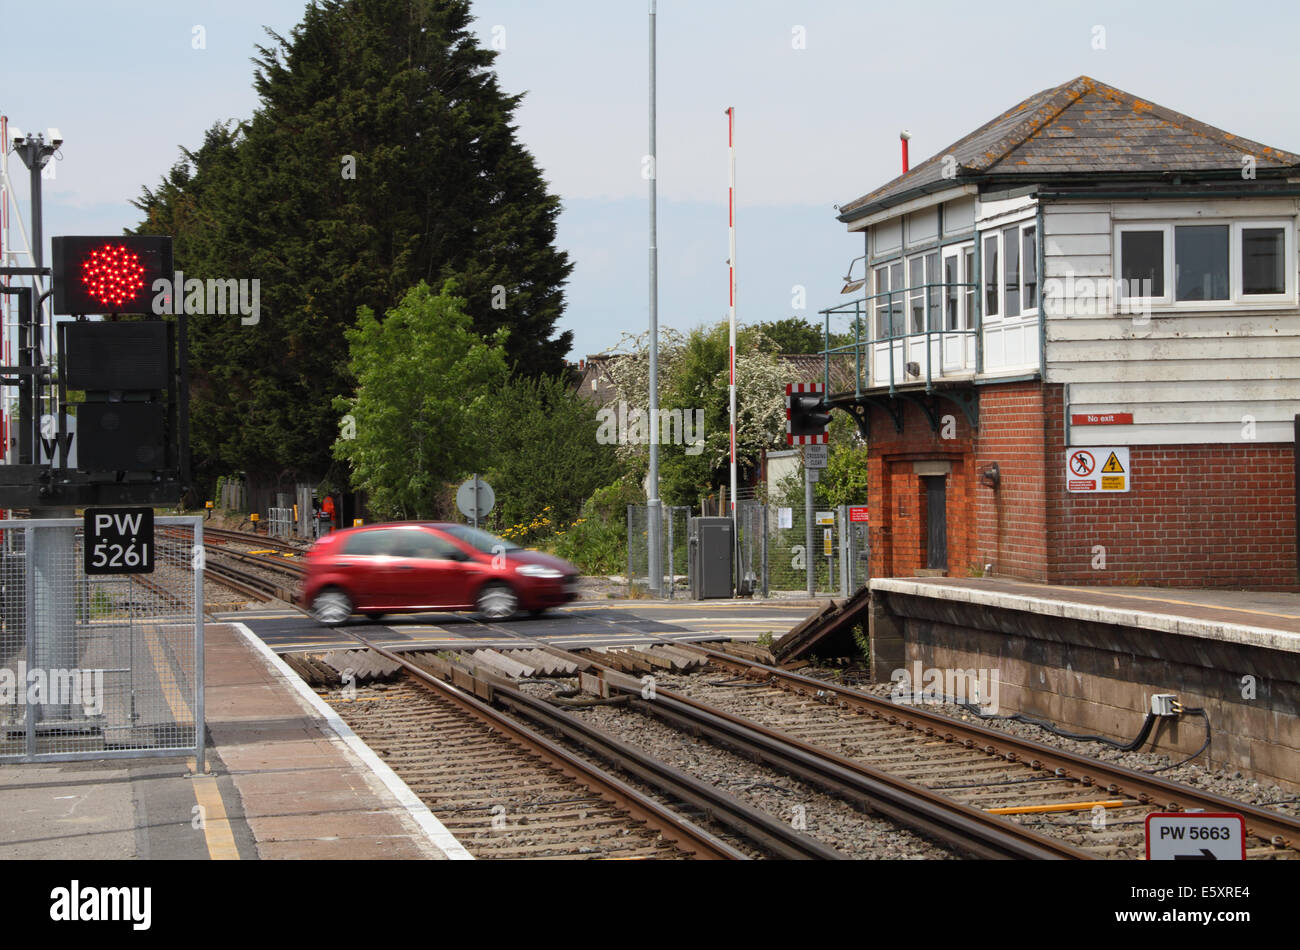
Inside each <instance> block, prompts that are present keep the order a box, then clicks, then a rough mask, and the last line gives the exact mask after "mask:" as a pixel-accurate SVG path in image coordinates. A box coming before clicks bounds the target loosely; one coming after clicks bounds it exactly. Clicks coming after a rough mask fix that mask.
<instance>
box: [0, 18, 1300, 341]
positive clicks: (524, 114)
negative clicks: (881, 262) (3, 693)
mask: <svg viewBox="0 0 1300 950" xmlns="http://www.w3.org/2000/svg"><path fill="white" fill-rule="evenodd" d="M304 7H305V3H304V2H303V0H258V2H250V0H103V2H92V0H45V2H43V3H41V4H31V5H27V6H25V7H23V8H21V9H12V8H11V9H8V10H6V16H5V27H6V29H5V34H6V37H7V39H8V42H7V43H6V44H5V53H4V57H3V59H2V60H0V111H3V113H4V114H6V115H8V116H9V119H10V122H11V123H12V124H14V125H17V126H20V127H21V128H23V129H25V130H40V129H45V128H47V127H49V126H56V127H58V128H59V129H60V131H61V132H62V134H63V136H64V138H65V140H66V144H65V145H64V148H63V159H62V161H61V162H60V163H59V165H58V169H57V172H56V177H55V179H54V180H52V181H46V182H45V189H44V196H45V234H46V236H47V238H48V237H49V236H51V235H56V234H94V233H117V232H118V231H120V230H121V228H123V227H125V226H134V225H135V224H136V223H137V221H138V213H137V212H136V211H135V209H134V208H132V207H131V206H130V205H129V204H128V200H129V199H130V198H132V197H135V196H136V195H138V194H139V192H140V188H141V187H142V186H144V185H150V186H152V185H154V184H156V183H157V181H158V180H159V178H160V177H161V176H162V175H163V174H164V173H165V172H166V171H167V169H168V168H169V167H170V166H171V164H172V163H173V162H174V161H175V160H176V158H177V157H178V150H179V148H180V146H182V145H185V146H195V145H197V144H198V142H199V141H200V139H201V136H202V133H203V130H204V129H206V128H207V127H208V126H210V125H211V124H212V123H213V122H214V121H216V120H218V119H228V118H246V117H248V116H249V115H250V114H251V113H252V111H253V110H254V108H256V105H257V101H256V97H255V95H254V93H253V90H252V85H251V77H252V65H251V63H250V62H249V59H250V57H251V56H253V55H254V52H255V50H254V47H255V45H256V44H257V43H259V42H262V41H263V40H264V36H265V35H264V33H263V29H262V28H263V26H269V27H271V28H272V29H274V30H276V31H277V32H280V33H287V32H288V31H289V30H290V29H291V28H292V26H293V24H294V23H295V22H297V20H298V19H299V18H300V16H301V13H302V11H303V9H304ZM473 9H474V12H475V15H476V16H477V17H478V20H477V24H476V27H477V31H478V33H479V35H480V36H481V37H482V39H483V41H484V43H485V44H488V45H490V44H492V43H493V41H494V40H495V41H497V42H498V43H500V42H501V41H504V49H503V50H502V52H501V55H500V57H499V58H498V61H497V72H498V74H499V76H500V80H501V84H502V86H503V88H504V89H506V90H507V91H509V92H524V93H526V97H525V99H524V102H523V104H522V106H521V107H520V111H519V113H518V124H519V135H520V138H521V140H522V141H523V142H524V144H525V145H526V146H527V147H528V148H529V149H530V150H531V151H532V152H533V154H534V155H535V156H536V158H537V160H538V163H539V164H540V166H541V167H542V168H543V170H544V173H545V174H546V176H547V178H548V180H549V181H550V183H551V187H552V190H553V191H554V192H555V193H556V194H558V195H559V196H560V197H561V199H562V201H563V204H564V213H563V216H562V218H561V223H560V230H559V244H560V246H561V247H563V248H564V249H566V250H567V251H569V253H570V254H571V256H572V257H573V260H574V262H575V265H576V267H575V270H574V273H573V277H572V279H571V280H570V283H569V287H568V310H567V313H566V315H565V316H564V318H563V319H562V322H561V329H572V330H573V331H574V336H575V345H574V349H573V352H572V353H571V358H574V359H576V358H578V357H580V356H582V355H585V354H587V353H595V352H599V351H601V350H602V349H605V348H608V347H610V346H612V345H614V344H615V343H617V341H618V339H619V337H620V335H621V334H622V333H623V332H628V333H637V332H640V331H643V330H644V329H645V327H646V325H647V319H648V312H649V311H648V302H647V297H648V294H647V287H648V283H647V267H646V264H647V247H648V237H647V225H648V210H647V209H648V189H647V183H646V182H645V181H644V180H643V179H642V177H641V159H642V156H643V155H644V154H645V153H646V152H647V151H648V120H647V95H648V87H647V62H648V60H647V56H648V53H647V31H648V20H649V18H648V10H649V4H648V2H645V0H635V2H633V0H600V2H598V0H555V2H549V0H546V2H538V0H532V2H519V0H478V2H476V3H474V6H473ZM918 9H919V8H918V7H917V6H915V5H913V4H900V3H896V2H891V3H876V2H862V0H806V2H793V0H743V2H742V0H717V2H694V3H690V2H686V0H660V2H659V4H658V13H659V16H658V21H659V149H658V151H659V166H658V170H659V194H660V212H659V214H660V217H659V225H660V236H659V244H660V298H659V300H660V322H661V324H664V325H667V326H673V327H677V328H680V329H686V328H689V327H692V326H695V325H697V324H700V323H703V322H713V321H716V320H720V319H724V318H725V317H726V314H727V276H726V259H727V215H726V195H727V191H726V189H727V140H726V117H725V115H724V111H725V110H726V108H727V107H728V106H735V108H736V111H737V148H738V155H737V198H738V207H737V226H738V251H737V266H738V271H737V281H738V296H737V304H738V313H739V318H740V320H741V321H742V322H757V321H759V320H769V319H781V318H783V317H787V316H791V315H793V314H796V313H798V314H799V315H803V316H807V317H811V318H814V319H816V311H817V310H818V309H819V308H822V307H826V306H831V305H834V304H836V303H838V302H839V296H838V295H839V289H840V285H841V281H840V278H841V277H842V276H843V274H844V270H845V268H846V266H847V265H848V262H849V261H850V259H851V258H853V257H855V256H856V255H857V254H859V253H861V250H860V247H861V243H860V241H859V240H858V239H856V238H851V237H849V236H848V235H847V234H846V232H845V229H844V227H843V225H841V224H839V223H838V222H836V221H835V211H834V208H833V205H835V204H844V203H846V202H848V201H850V200H852V199H854V198H856V197H858V196H860V195H862V194H864V193H866V192H867V191H869V190H871V189H873V188H875V187H877V186H878V185H880V184H882V183H884V182H885V181H887V180H889V179H890V178H892V177H894V176H895V175H896V174H897V173H898V167H899V157H898V151H899V149H898V131H899V130H900V129H902V128H907V129H909V130H910V131H911V133H912V136H913V138H912V158H913V162H914V163H915V162H919V161H921V160H922V159H924V158H926V157H928V156H930V155H931V154H934V153H935V152H938V151H939V150H941V149H943V148H944V147H945V146H947V145H948V144H949V143H950V142H952V141H953V140H955V139H957V138H959V137H960V136H961V135H963V134H965V133H966V132H968V131H970V130H971V129H973V128H975V127H976V126H978V125H980V124H982V123H983V122H984V121H986V120H987V119H989V118H991V117H992V116H993V115H994V114H996V113H998V112H1000V111H1002V110H1005V109H1006V108H1008V107H1009V106H1011V105H1013V104H1015V103H1016V102H1018V101H1020V100H1021V99H1023V98H1025V97H1026V96H1028V95H1030V94H1031V93H1034V92H1037V91H1039V90H1040V89H1044V88H1047V87H1049V86H1054V85H1057V84H1059V83H1062V82H1065V81H1066V80H1069V79H1071V78H1073V77H1075V76H1077V75H1080V74H1087V75H1090V76H1093V77H1095V78H1097V79H1099V80H1101V81H1103V82H1107V83H1110V84H1111V85H1114V86H1118V87H1120V88H1121V89H1125V90H1128V91H1129V92H1132V93H1135V94H1137V95H1140V96H1142V97H1144V98H1148V99H1151V100H1154V101H1156V102H1158V103H1161V104H1162V105H1166V106H1169V107H1170V108H1174V109H1178V110H1179V111H1182V112H1185V113H1188V114H1190V115H1192V116H1193V117H1195V118H1197V119H1200V120H1202V121H1205V122H1209V123H1210V124H1212V125H1217V126H1220V127H1222V128H1226V129H1227V130H1229V131H1231V132H1234V133H1236V134H1239V135H1243V136H1246V137H1248V138H1253V139H1256V140H1258V141H1261V142H1263V143H1264V144H1267V145H1272V146H1276V147H1280V148H1285V149H1290V150H1292V151H1300V110H1296V109H1295V108H1294V106H1293V97H1294V95H1295V82H1296V71H1295V56H1294V50H1293V47H1294V37H1295V36H1296V35H1298V34H1300V5H1297V4H1295V3H1285V2H1256V3H1251V4H1249V5H1245V4H1236V5H1233V4H1221V3H1203V2H1144V3H1142V4H1140V5H1138V4H1132V3H1108V2H1090V3H1086V4H1078V3H1058V2H1037V3H1035V2H1028V3H1019V2H996V0H993V2H988V3H984V4H970V3H967V2H952V3H949V2H933V3H931V4H929V5H927V7H926V10H927V12H926V14H925V15H924V16H923V17H922V16H918V13H917V10H918ZM195 27H202V28H203V38H204V41H205V43H204V48H202V49H195V48H194V44H193V38H194V35H195V33H194V30H195ZM1099 29H1100V30H1101V31H1104V33H1102V32H1099ZM801 38H802V41H803V42H802V47H801V48H800V43H799V42H798V41H799V40H800V39H801ZM1103 38H1104V48H1096V47H1097V46H1098V40H1099V39H1103ZM26 174H27V173H26V170H25V169H24V168H23V167H22V165H21V163H20V162H18V161H17V159H16V158H11V161H10V175H11V177H12V178H13V179H14V183H15V186H16V191H17V194H18V198H19V200H20V202H21V206H22V211H23V214H24V215H26V214H27V194H26ZM13 236H14V238H15V239H17V236H18V235H17V230H16V229H15V230H14V235H13ZM796 285H799V286H803V287H805V288H806V289H807V299H808V309H807V310H804V311H802V312H799V311H795V310H793V309H792V288H793V287H795V286H796Z"/></svg>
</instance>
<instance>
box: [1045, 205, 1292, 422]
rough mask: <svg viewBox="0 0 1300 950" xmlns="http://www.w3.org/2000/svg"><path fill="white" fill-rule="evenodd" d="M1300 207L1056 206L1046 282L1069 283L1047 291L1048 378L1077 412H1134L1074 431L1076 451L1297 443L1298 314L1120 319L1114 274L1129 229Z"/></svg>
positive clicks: (1270, 214) (1274, 214)
mask: <svg viewBox="0 0 1300 950" xmlns="http://www.w3.org/2000/svg"><path fill="white" fill-rule="evenodd" d="M1297 207H1298V205H1297V201H1296V200H1295V199H1292V198H1280V199H1268V198H1257V199H1240V200H1204V201H1181V202H1180V201H1114V202H1087V203H1082V202H1063V203H1059V204H1050V205H1048V206H1046V208H1045V210H1044V215H1043V217H1044V221H1043V230H1044V232H1045V240H1044V243H1043V254H1044V263H1043V269H1044V272H1045V274H1044V276H1045V277H1046V278H1047V280H1049V281H1050V280H1053V279H1055V280H1056V281H1059V283H1056V284H1053V285H1051V286H1047V285H1045V287H1044V292H1045V294H1047V295H1048V300H1049V308H1048V314H1047V320H1046V337H1047V381H1048V382H1052V383H1066V384H1068V387H1067V390H1066V401H1067V406H1066V412H1067V414H1068V415H1071V416H1072V415H1081V414H1086V413H1097V414H1102V413H1107V412H1131V413H1132V414H1133V424H1132V425H1094V426H1073V425H1072V426H1071V427H1070V429H1069V433H1070V444H1071V445H1077V446H1106V445H1198V444H1236V443H1241V442H1244V441H1254V442H1259V443H1265V442H1290V441H1292V440H1293V437H1294V428H1293V420H1294V417H1295V415H1296V414H1298V413H1300V310H1297V309H1295V308H1288V309H1282V310H1277V309H1273V310H1255V311H1251V310H1249V309H1246V308H1236V309H1229V310H1224V309H1220V310H1200V311H1191V312H1187V311H1183V312H1180V313H1177V314H1172V313H1161V312H1160V311H1158V310H1156V311H1152V312H1151V313H1150V314H1149V315H1144V314H1138V315H1128V314H1121V315H1116V314H1114V313H1112V312H1111V311H1112V310H1113V309H1114V308H1113V306H1112V303H1111V288H1112V287H1113V283H1112V280H1111V278H1112V277H1113V276H1114V273H1113V271H1114V269H1115V267H1116V266H1117V265H1116V262H1115V259H1114V240H1113V234H1114V229H1115V225H1116V224H1117V223H1119V222H1132V221H1171V220H1174V221H1176V220H1180V219H1182V220H1196V219H1202V218H1203V219H1207V220H1208V219H1219V220H1223V219H1230V220H1241V219H1243V218H1249V217H1258V218H1274V219H1276V218H1294V216H1295V215H1296V213H1297ZM1053 292H1055V294H1056V296H1055V297H1053V296H1052V294H1053ZM1067 292H1068V293H1070V294H1071V298H1070V299H1069V300H1066V299H1062V298H1063V297H1064V295H1065V294H1066V293H1067ZM1071 311H1073V312H1071Z"/></svg>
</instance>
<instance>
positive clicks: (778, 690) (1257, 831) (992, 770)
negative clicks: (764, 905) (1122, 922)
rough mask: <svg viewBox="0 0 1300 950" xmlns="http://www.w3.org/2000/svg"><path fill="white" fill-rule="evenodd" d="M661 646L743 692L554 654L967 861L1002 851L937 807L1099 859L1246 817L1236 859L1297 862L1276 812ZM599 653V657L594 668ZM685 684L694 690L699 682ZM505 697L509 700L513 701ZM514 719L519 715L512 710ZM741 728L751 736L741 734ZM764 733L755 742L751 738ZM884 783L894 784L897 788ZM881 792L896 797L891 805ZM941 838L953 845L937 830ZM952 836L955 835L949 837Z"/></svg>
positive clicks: (785, 675) (1288, 823)
mask: <svg viewBox="0 0 1300 950" xmlns="http://www.w3.org/2000/svg"><path fill="white" fill-rule="evenodd" d="M484 626H486V627H489V628H492V629H493V630H494V631H495V632H500V633H502V634H504V635H506V636H509V637H510V638H513V639H517V640H520V641H522V642H523V643H524V644H526V645H527V646H529V647H535V646H537V643H536V641H534V640H532V639H530V638H528V637H524V636H522V635H520V634H517V633H515V632H514V631H511V630H509V629H508V628H504V627H499V626H498V625H494V624H484ZM547 649H551V648H547ZM671 649H673V650H676V651H679V652H680V651H688V652H694V653H696V654H698V655H700V656H701V657H704V658H706V659H707V660H708V662H709V663H710V665H711V666H712V669H713V674H714V675H716V674H717V673H718V672H725V673H730V674H733V676H735V677H738V678H741V679H743V680H744V681H745V683H746V685H747V686H748V687H749V688H746V689H736V688H734V687H735V685H738V684H729V685H728V686H714V687H710V688H709V689H704V687H701V686H698V685H697V686H694V687H692V689H693V690H694V691H695V692H709V693H710V695H709V696H707V697H703V696H697V695H689V696H688V695H686V694H685V693H678V692H675V691H672V690H669V689H665V688H664V687H663V686H662V685H660V686H659V687H658V688H657V696H656V699H655V700H652V701H645V700H642V699H641V698H640V697H639V693H640V691H641V690H642V689H643V685H642V682H641V681H640V680H638V679H636V678H635V676H629V675H627V674H628V673H629V672H631V673H633V674H635V675H639V674H640V673H642V672H643V671H644V670H646V669H651V668H652V667H649V666H646V665H644V663H640V664H638V663H637V662H636V661H634V660H633V661H631V662H629V663H623V662H621V661H620V660H619V659H618V658H619V656H620V654H618V653H610V654H603V655H600V656H591V655H587V656H585V657H584V656H583V655H582V654H571V653H566V654H565V655H567V656H568V657H570V658H571V659H577V660H579V661H583V660H586V661H587V662H588V663H589V664H591V667H593V668H595V670H596V671H597V672H598V674H599V675H601V676H602V677H604V679H605V681H606V684H607V685H606V686H605V687H601V688H604V689H611V690H613V691H614V692H616V693H621V694H622V695H625V696H627V697H628V706H629V708H631V709H634V710H636V711H637V712H640V713H644V714H647V715H652V716H655V717H656V718H659V719H660V720H662V721H665V722H671V723H674V724H675V725H676V726H677V727H678V728H682V729H685V730H688V731H691V732H695V733H697V734H706V735H709V736H710V737H711V739H712V740H713V741H716V742H717V743H718V744H720V745H724V746H727V747H730V748H734V749H738V750H743V752H744V754H746V755H751V756H755V757H760V756H762V755H764V754H770V755H772V758H771V761H772V762H773V763H777V762H781V764H780V765H779V767H781V768H784V769H786V770H787V771H790V772H791V774H796V775H798V774H802V775H803V776H804V777H805V778H806V779H807V780H808V781H810V782H811V783H812V784H816V785H820V786H821V787H823V788H828V789H836V790H837V793H838V794H840V795H842V796H843V797H844V798H845V799H846V800H849V801H857V802H859V803H860V804H861V805H863V806H864V807H871V808H873V809H876V810H880V811H882V813H885V814H891V816H892V817H895V818H896V820H898V821H899V822H900V823H902V824H905V825H907V826H908V827H911V828H915V829H917V830H921V831H923V832H924V833H927V834H929V835H932V836H933V837H935V839H936V840H941V841H944V842H947V843H951V844H954V845H956V846H957V847H960V848H962V849H963V850H966V851H967V852H968V853H972V854H981V855H982V856H986V857H990V856H994V852H996V851H997V850H998V849H1000V848H1003V847H1004V843H1003V842H1000V843H998V844H996V845H994V846H992V847H991V848H990V849H989V850H980V849H981V847H983V846H981V845H980V844H979V842H978V840H977V838H978V834H977V833H976V832H973V831H972V830H971V829H972V828H974V827H975V823H974V819H973V816H972V815H970V814H969V812H967V811H963V810H962V809H958V812H959V813H960V814H961V815H962V816H963V817H962V820H960V821H957V822H955V825H957V826H958V827H957V828H955V829H954V828H952V827H949V826H947V825H945V821H946V819H945V820H940V819H938V818H936V817H935V816H936V815H940V814H942V813H943V812H944V811H945V809H946V808H947V807H948V806H949V805H959V806H963V808H964V809H969V811H971V812H976V813H978V814H980V815H981V816H985V817H996V818H997V820H998V821H1000V822H1002V823H1003V825H1004V827H1003V828H1002V829H1001V830H1003V831H1005V825H1011V826H1013V827H1016V828H1018V829H1022V830H1023V831H1025V832H1026V833H1027V834H1028V835H1029V837H1028V839H1027V840H1030V841H1038V842H1041V841H1042V840H1054V841H1056V842H1057V843H1059V844H1062V845H1064V846H1065V848H1066V849H1067V851H1074V852H1076V853H1075V854H1072V855H1069V856H1072V857H1079V856H1088V857H1103V858H1121V857H1122V858H1136V857H1141V856H1142V854H1143V852H1144V848H1143V820H1144V818H1145V816H1146V814H1148V813H1150V812H1153V811H1174V812H1177V811H1195V810H1202V811H1214V812H1223V811H1229V812H1235V813H1239V814H1242V815H1243V816H1244V817H1245V819H1246V826H1247V833H1248V840H1247V856H1248V857H1249V858H1255V859H1295V858H1298V857H1300V820H1297V819H1296V818H1294V817H1291V816H1289V815H1283V814H1281V813H1278V812H1273V811H1269V810H1268V809H1266V808H1261V807H1258V806H1255V805H1251V804H1249V803H1246V802H1240V801H1236V800H1234V799H1230V798H1225V797H1222V796H1218V795H1215V794H1212V793H1208V792H1204V791H1202V790H1199V789H1194V788H1192V787H1190V786H1187V785H1184V784H1181V783H1178V782H1173V781H1170V780H1168V779H1164V778H1160V777H1158V776H1154V775H1151V774H1148V773H1143V772H1138V771H1135V770H1133V769H1129V768H1125V767H1123V766H1120V765H1116V764H1112V763H1107V762H1103V761H1100V760H1097V759H1094V758H1090V757H1087V756H1083V755H1078V754H1076V753H1072V752H1067V751H1064V750H1061V749H1058V748H1055V747H1052V746H1048V745H1045V744H1043V743H1038V742H1034V741H1032V740H1027V739H1021V738H1018V737H1016V736H1013V735H1010V734H1008V733H1005V732H1001V731H997V730H994V729H990V728H988V727H986V726H982V725H979V724H976V723H967V722H962V721H960V720H955V719H952V718H950V717H947V716H943V715H940V714H937V713H933V712H930V711H928V710H924V709H919V708H917V707H915V706H910V705H900V704H898V703H893V702H890V701H889V700H887V699H884V698H882V697H877V696H873V695H871V694H869V693H864V692H860V691H858V690H853V689H847V688H845V687H840V686H835V685H832V684H828V683H825V682H823V681H820V680H816V679H812V678H810V677H805V676H801V675H799V674H796V673H791V672H788V671H784V670H780V669H776V668H773V667H769V666H765V665H763V664H761V663H758V662H756V661H754V660H752V659H747V658H745V657H741V656H737V655H735V654H732V653H728V652H724V651H721V650H713V649H707V648H703V647H699V646H690V645H686V644H681V643H674V644H673V645H672V648H671ZM552 652H556V651H554V650H552ZM558 652H559V653H564V652H565V651H558ZM629 656H630V655H629ZM602 657H603V658H604V659H605V661H606V662H601V658H602ZM499 672H500V671H499V670H493V671H491V672H489V673H487V676H488V678H489V679H494V674H499ZM655 672H656V673H657V674H660V676H661V681H662V682H669V681H671V677H667V678H666V679H665V678H663V675H662V674H663V671H662V670H656V671H655ZM620 677H621V679H620ZM697 680H698V681H699V682H703V678H702V677H700V678H697ZM504 685H506V684H504V683H500V682H498V683H497V685H496V687H495V689H494V696H495V697H496V698H497V701H498V702H500V701H501V700H500V697H502V696H509V694H508V693H506V692H504V691H503V690H502V688H501V687H502V686H504ZM742 697H743V698H742ZM665 699H667V700H669V702H664V701H663V700H665ZM706 699H707V701H706ZM810 700H813V701H812V702H810ZM508 701H509V702H510V703H513V704H516V705H518V704H519V703H520V701H519V700H517V699H515V698H513V697H510V698H509V700H508ZM516 712H517V713H520V714H522V710H520V709H516ZM746 728H749V729H751V730H752V732H753V733H756V734H757V736H759V737H762V738H756V737H755V735H753V734H751V735H744V730H745V729H746ZM764 732H766V733H768V734H767V735H765V736H764ZM764 741H768V742H774V743H776V744H777V746H778V747H779V746H780V745H781V744H782V743H784V744H785V745H787V746H789V747H792V748H794V749H796V750H798V751H799V752H801V753H802V754H803V755H806V756H812V757H813V758H818V757H821V758H827V755H826V754H827V753H829V759H830V760H831V761H836V759H837V758H838V760H841V761H837V762H836V764H837V765H839V766H840V767H841V768H845V767H847V768H848V770H849V771H850V772H854V771H859V770H858V768H857V767H861V769H862V770H866V774H865V776H864V774H863V772H861V771H859V778H863V777H865V778H868V779H874V780H876V781H878V782H879V783H880V784H877V785H874V786H871V785H869V784H859V783H857V782H855V781H852V780H846V778H845V776H844V775H842V774H834V770H833V769H832V770H829V772H830V774H827V773H821V774H820V775H819V774H818V772H817V768H818V767H817V766H815V765H813V764H810V763H809V762H808V761H803V762H799V761H798V759H799V756H798V755H793V756H791V755H790V754H789V750H788V749H787V750H786V754H785V756H784V761H782V756H781V755H778V754H776V753H774V752H772V751H771V749H769V750H768V751H767V752H766V753H765V752H764V750H763V748H762V746H763V742H764ZM846 763H847V766H846ZM792 765H794V766H797V768H792V767H791V766H792ZM800 769H802V770H803V771H802V772H800V771H799V770H800ZM895 783H901V791H899V786H897V785H896V784H895ZM891 786H894V787H893V788H892V790H891ZM918 789H920V790H924V793H925V794H921V795H920V796H919V798H923V799H927V800H928V805H927V806H926V807H928V808H930V809H932V810H933V811H931V812H926V810H925V809H924V808H918V807H914V806H915V802H912V801H908V800H907V799H908V796H909V795H913V794H915V793H916V792H917V790H918ZM886 792H888V794H887V795H886V794H885V793H886ZM893 795H899V796H901V798H900V799H899V800H897V801H894V800H893V799H891V798H890V796H893ZM940 800H941V801H940ZM882 805H884V806H885V807H883V808H882ZM891 810H892V811H891ZM936 821H937V822H938V824H934V822H936ZM927 823H929V824H927ZM981 823H982V822H981ZM954 830H955V831H956V832H958V834H957V836H956V837H954V836H952V835H950V832H951V831H954ZM963 834H964V835H966V836H967V837H965V838H961V835H963ZM1003 856H1006V852H1004V855H1003ZM1021 856H1024V855H1021Z"/></svg>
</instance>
